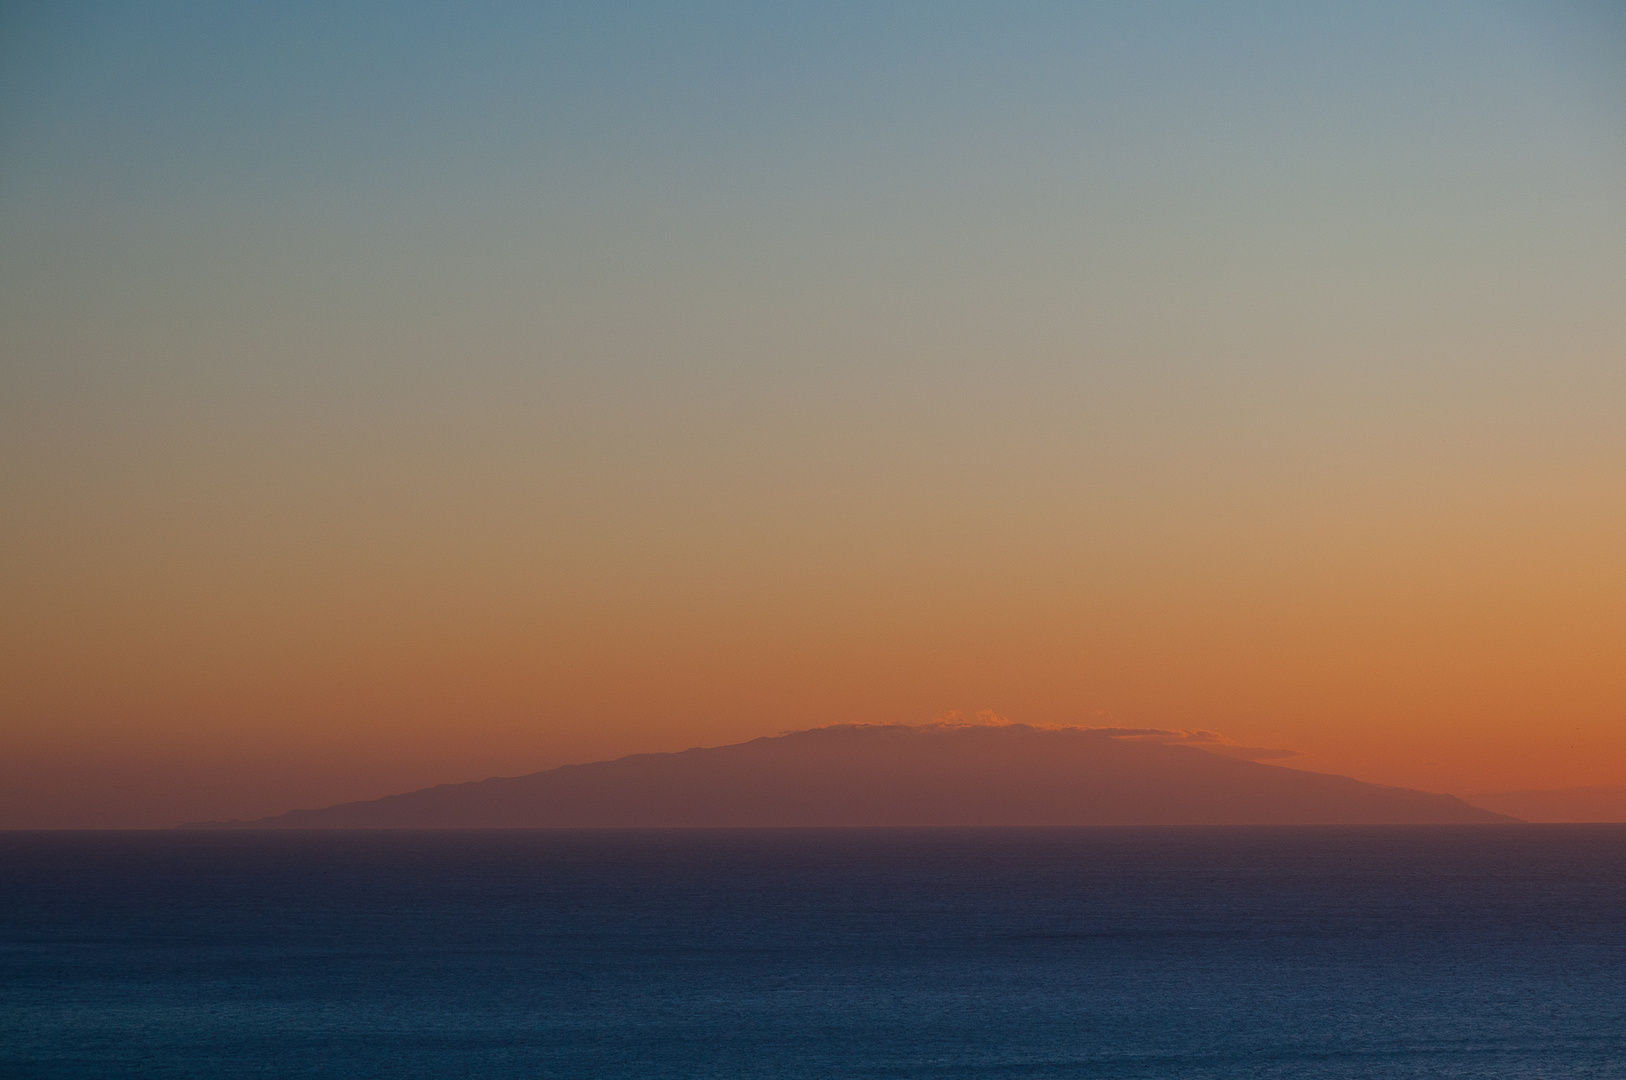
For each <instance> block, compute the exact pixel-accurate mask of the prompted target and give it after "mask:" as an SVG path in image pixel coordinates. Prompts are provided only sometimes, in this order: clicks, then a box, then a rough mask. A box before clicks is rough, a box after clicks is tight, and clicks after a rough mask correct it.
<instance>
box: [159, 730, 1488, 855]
mask: <svg viewBox="0 0 1626 1080" xmlns="http://www.w3.org/2000/svg"><path fill="white" fill-rule="evenodd" d="M1115 730H1116V729H1101V728H1081V727H1064V728H1036V727H1031V726H1028V725H1025V724H1009V725H1002V726H997V727H996V726H981V725H960V726H957V725H922V726H911V725H902V724H834V725H829V726H826V727H820V728H810V729H807V730H804V731H796V732H790V733H787V734H784V735H778V736H766V737H763V738H759V739H753V740H750V741H748V742H743V743H735V744H731V745H728V746H719V747H695V748H692V749H689V750H683V751H677V752H674V753H664V754H633V755H629V756H627V757H622V758H616V759H613V760H610V761H598V762H590V763H587V764H581V765H563V766H560V767H558V768H555V769H549V770H546V771H543V772H537V773H530V774H527V775H523V776H513V777H492V778H490V779H486V780H474V781H468V782H466V783H461V784H442V785H438V786H435V787H429V788H423V789H420V790H418V791H410V792H403V793H401V794H398V795H390V796H386V797H384V798H382V799H372V800H366V801H360V802H351V803H341V804H338V805H336V806H330V807H325V808H321V809H308V810H291V811H289V812H287V813H285V814H278V815H275V816H272V817H266V818H260V819H257V820H253V821H230V822H196V823H192V824H189V825H183V826H181V827H182V828H214V829H233V828H235V829H289V828H292V829H402V828H414V829H437V828H595V827H620V828H634V827H636V828H647V827H663V826H665V827H752V826H780V827H806V826H912V825H913V826H930V825H957V826H979V825H1202V824H1215V825H1255V824H1258V825H1268V824H1306V825H1307V824H1351V825H1354V824H1449V823H1460V824H1466V823H1495V822H1512V821H1517V820H1518V819H1517V818H1512V817H1509V816H1507V815H1502V814H1497V813H1494V812H1492V811H1488V810H1484V809H1482V808H1480V807H1476V806H1472V805H1470V804H1468V803H1466V802H1464V801H1463V800H1461V799H1458V798H1456V797H1455V796H1452V795H1436V794H1431V793H1427V792H1421V791H1413V790H1411V789H1408V788H1392V787H1383V786H1380V785H1375V784H1366V783H1362V782H1361V781H1358V780H1354V779H1351V778H1349V777H1346V776H1336V775H1332V774H1328V773H1312V772H1305V771H1302V770H1297V769H1287V768H1283V767H1281V766H1277V765H1266V764H1261V763H1259V762H1256V761H1249V760H1240V759H1238V758H1235V757H1230V756H1223V755H1222V754H1219V753H1210V752H1208V751H1207V750H1205V749H1203V748H1201V747H1200V746H1193V745H1178V744H1171V743H1167V742H1158V741H1151V740H1148V739H1145V738H1128V737H1125V736H1123V735H1122V734H1114V731H1115Z"/></svg>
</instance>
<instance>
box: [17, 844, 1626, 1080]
mask: <svg viewBox="0 0 1626 1080" xmlns="http://www.w3.org/2000/svg"><path fill="white" fill-rule="evenodd" d="M0 1075H3V1076H5V1077H8V1078H18V1077H52V1078H56V1077H97V1078H105V1077H231V1078H238V1077H343V1078H346V1080H355V1078H364V1077H436V1078H447V1077H465V1076H466V1077H593V1078H603V1080H614V1078H623V1077H625V1078H638V1080H659V1078H678V1077H683V1078H689V1077H706V1078H717V1077H752V1078H757V1077H762V1078H771V1077H809V1078H811V1077H819V1078H825V1077H876V1078H888V1080H902V1078H917V1077H918V1078H934V1080H935V1078H953V1077H996V1078H1012V1080H1015V1078H1030V1077H1031V1078H1039V1077H1181V1078H1185V1077H1193V1078H1195V1077H1362V1078H1388V1077H1397V1078H1398V1077H1465V1078H1467V1077H1472V1078H1476V1080H1486V1078H1499V1077H1517V1078H1520V1080H1532V1078H1541V1077H1626V827H1620V826H1528V827H1526V826H1480V827H1410V828H1408V827H1384V828H1213V829H1167V828H1165V829H1035V830H1012V829H990V830H948V829H919V830H890V829H888V830H762V831H631V832H619V831H616V832H588V831H583V832H525V831H514V832H442V833H410V832H409V833H209V832H175V833H10V834H0Z"/></svg>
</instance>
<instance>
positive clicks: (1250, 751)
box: [1087, 727, 1304, 761]
mask: <svg viewBox="0 0 1626 1080" xmlns="http://www.w3.org/2000/svg"><path fill="white" fill-rule="evenodd" d="M1087 730H1090V731H1098V732H1100V733H1102V734H1104V735H1107V736H1110V737H1111V738H1114V739H1122V740H1124V741H1127V742H1155V743H1162V744H1163V745H1165V746H1195V747H1196V748H1198V749H1199V750H1206V751H1208V752H1209V753H1210V754H1218V755H1220V756H1221V757H1232V758H1241V759H1242V760H1243V761H1270V760H1273V759H1276V758H1290V757H1299V756H1301V755H1302V754H1303V753H1304V751H1302V750H1285V749H1273V748H1271V747H1266V746H1241V745H1238V744H1237V743H1235V742H1232V741H1231V740H1230V739H1228V738H1226V737H1225V736H1224V735H1221V734H1219V733H1218V732H1216V731H1204V730H1202V729H1201V728H1175V729H1172V730H1171V729H1169V728H1121V727H1107V728H1089V729H1087Z"/></svg>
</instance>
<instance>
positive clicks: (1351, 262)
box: [0, 0, 1626, 826]
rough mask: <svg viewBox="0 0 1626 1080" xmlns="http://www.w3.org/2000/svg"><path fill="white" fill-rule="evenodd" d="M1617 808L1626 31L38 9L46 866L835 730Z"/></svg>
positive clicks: (4, 179) (1429, 18)
mask: <svg viewBox="0 0 1626 1080" xmlns="http://www.w3.org/2000/svg"><path fill="white" fill-rule="evenodd" d="M981 709H993V710H995V711H997V712H998V713H1000V714H1003V715H1005V716H1009V717H1011V718H1012V719H1015V720H1019V721H1026V722H1031V723H1069V722H1071V723H1083V724H1088V725H1092V726H1104V725H1113V726H1131V727H1168V728H1204V729H1211V730H1216V731H1220V732H1223V733H1225V734H1226V735H1228V736H1229V737H1231V738H1233V739H1235V740H1237V741H1239V742H1243V743H1247V744H1249V745H1259V746H1269V747H1291V748H1295V749H1299V750H1302V751H1304V752H1305V756H1304V757H1302V758H1296V759H1293V762H1294V763H1295V764H1298V765H1301V766H1303V767H1308V768H1314V769H1320V770H1325V771H1334V772H1342V773H1347V774H1349V775H1353V776H1356V777H1358V778H1360V779H1363V780H1369V781H1377V782H1382V783H1395V784H1404V785H1407V786H1416V787H1422V788H1426V789H1429V790H1435V791H1451V792H1455V793H1459V794H1466V793H1471V792H1474V791H1486V790H1497V789H1507V788H1521V787H1524V788H1537V787H1563V786H1570V785H1582V784H1611V783H1626V14H1622V9H1620V8H1619V7H1618V5H1612V4H1605V3H1592V4H1589V3H1582V2H1556V3H1555V2H1551V0H1548V2H1540V3H1537V2H1529V3H1514V4H1499V3H1487V2H1473V3H1416V2H1393V3H1387V2H1376V3H1358V4H1357V3H1350V4H1315V5H1307V4H1287V3H1279V4H1265V3H1258V4H1208V3H1164V4H1158V3H1148V4H1140V3H1136V4H1127V3H1126V4H1112V5H1106V4H1098V5H1091V4H1020V3H999V4H953V3H919V4H896V5H876V4H870V3H863V4H839V3H837V4H832V3H819V4H805V5H798V4H788V3H762V4H681V5H680V4H669V5H622V6H617V5H600V4H585V3H583V4H556V5H545V4H521V3H514V4H455V5H452V4H445V5H430V4H412V3H390V4H332V3H325V2H324V3H278V4H263V5H262V4H254V5H249V4H165V3H140V4H135V3H130V4H82V3H71V2H63V3H56V4H47V5H37V6H24V5H21V4H9V3H8V4H5V5H4V6H0V826H40V825H45V826H57V825H168V824H173V823H176V822H178V821H182V820H188V819H195V818H202V817H231V816H255V815H259V814H266V813H275V812H279V811H282V810H285V809H288V808H290V807H293V806H313V805H324V804H326V803H331V802H335V801H340V800H343V799H353V798H364V797H374V796H378V795H383V794H387V793H389V792H392V791H398V790H404V789H408V788H413V787H419V786H422V785H425V784H430V783H437V782H444V781H454V780H464V779H471V778H479V777H484V776H489V775H492V774H494V773H497V774H515V773H522V772H529V771H532V770H535V769H540V768H546V767H551V766H554V765H558V764H563V763H566V762H572V761H585V760H593V759H596V758H603V757H610V756H615V755H619V754H623V753H631V752H636V751H645V750H672V749H681V748H684V747H687V746H693V745H706V744H716V743H722V742H730V741H736V740H739V739H744V738H750V737H754V736H757V735H763V734H775V733H778V732H780V731H784V730H788V729H794V728H801V727H809V726H813V725H816V724H822V723H829V722H836V721H870V722H911V723H912V722H920V721H925V720H929V719H931V718H933V717H936V716H941V715H944V714H946V713H947V712H949V711H950V710H961V711H962V712H964V713H966V714H968V715H969V714H971V713H974V712H976V711H977V710H981Z"/></svg>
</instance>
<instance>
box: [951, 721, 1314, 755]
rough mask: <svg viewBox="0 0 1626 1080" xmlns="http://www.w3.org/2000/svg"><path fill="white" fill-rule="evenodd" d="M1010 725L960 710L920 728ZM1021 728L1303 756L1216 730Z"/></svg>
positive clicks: (1236, 752) (1076, 726)
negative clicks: (1242, 741)
mask: <svg viewBox="0 0 1626 1080" xmlns="http://www.w3.org/2000/svg"><path fill="white" fill-rule="evenodd" d="M1013 724H1016V721H1014V720H1012V719H1011V718H1010V717H1008V716H1001V715H1000V714H999V713H996V712H995V711H994V710H992V709H983V710H981V711H980V712H978V713H977V714H976V716H974V717H969V718H968V717H967V716H966V715H965V714H964V713H962V712H961V711H960V710H959V709H950V710H949V711H948V712H946V713H944V714H943V715H941V716H934V717H933V718H932V719H931V720H930V721H928V722H927V723H926V724H924V725H922V726H924V727H935V728H956V727H1010V726H1012V725H1013ZM1022 726H1025V727H1032V728H1035V729H1037V730H1040V731H1060V730H1063V729H1069V728H1070V729H1074V730H1078V731H1092V732H1095V733H1097V734H1101V735H1106V736H1108V737H1109V738H1113V739H1121V740H1124V741H1126V742H1155V743H1161V744H1163V745H1165V746H1194V747H1196V748H1197V749H1199V750H1206V751H1208V752H1209V753H1210V754H1218V755H1220V756H1221V757H1230V758H1241V759H1242V760H1243V761H1274V760H1277V759H1279V758H1290V757H1302V756H1303V754H1304V751H1302V750H1286V749H1279V748H1273V747H1268V746H1242V745H1240V744H1238V743H1236V742H1235V741H1233V740H1232V739H1230V738H1228V737H1227V736H1224V735H1221V734H1220V733H1219V732H1217V731H1206V730H1204V729H1202V728H1129V727H1097V728H1092V727H1084V726H1083V725H1080V724H1026V725H1022Z"/></svg>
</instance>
